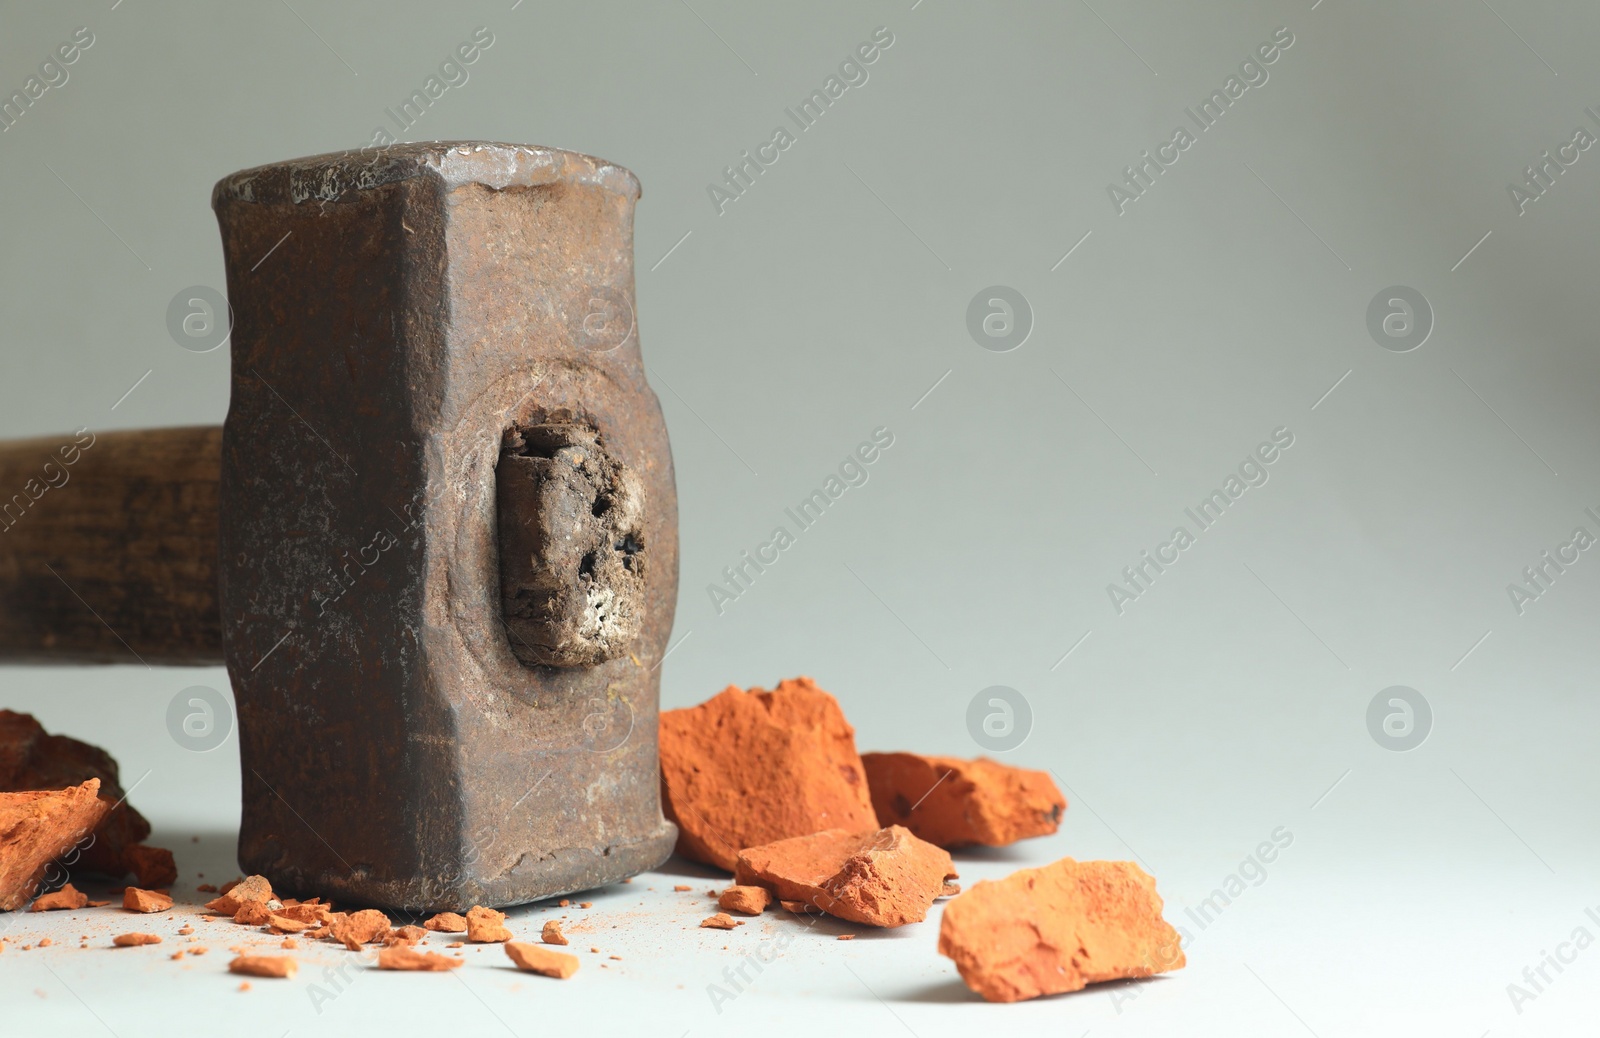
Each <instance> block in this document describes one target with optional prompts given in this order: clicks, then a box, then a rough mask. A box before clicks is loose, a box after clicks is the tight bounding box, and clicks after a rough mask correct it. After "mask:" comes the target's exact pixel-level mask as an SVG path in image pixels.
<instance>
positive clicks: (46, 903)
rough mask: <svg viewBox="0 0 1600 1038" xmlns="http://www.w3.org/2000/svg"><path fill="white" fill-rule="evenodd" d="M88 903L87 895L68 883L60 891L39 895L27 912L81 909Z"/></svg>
mask: <svg viewBox="0 0 1600 1038" xmlns="http://www.w3.org/2000/svg"><path fill="white" fill-rule="evenodd" d="M88 903H89V895H87V894H85V893H84V892H83V891H81V890H79V889H78V888H77V887H75V886H73V885H72V884H71V883H68V884H67V885H66V886H64V887H62V888H61V889H60V890H57V891H55V892H54V893H50V894H41V895H39V897H38V898H36V899H35V900H34V902H33V907H32V908H31V909H29V911H33V912H55V911H60V910H62V909H69V910H70V909H77V908H83V907H84V906H85V905H87V904H88Z"/></svg>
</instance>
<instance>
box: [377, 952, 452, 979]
mask: <svg viewBox="0 0 1600 1038" xmlns="http://www.w3.org/2000/svg"><path fill="white" fill-rule="evenodd" d="M461 961H462V960H460V959H456V958H452V957H450V956H448V955H440V954H438V953H437V952H423V951H417V950H415V949H413V948H408V947H405V946H404V945H396V946H395V947H392V948H384V949H383V950H381V951H379V952H378V968H379V969H380V970H413V971H416V972H422V973H442V972H444V971H445V970H453V969H455V968H456V967H458V966H460V965H461Z"/></svg>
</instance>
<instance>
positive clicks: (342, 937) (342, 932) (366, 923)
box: [328, 908, 389, 951]
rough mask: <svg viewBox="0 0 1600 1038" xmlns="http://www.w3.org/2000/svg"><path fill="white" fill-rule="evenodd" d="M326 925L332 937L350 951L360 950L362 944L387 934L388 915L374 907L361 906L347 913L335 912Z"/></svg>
mask: <svg viewBox="0 0 1600 1038" xmlns="http://www.w3.org/2000/svg"><path fill="white" fill-rule="evenodd" d="M328 925H329V933H330V934H331V935H332V937H333V939H334V940H336V941H340V942H343V944H344V946H345V947H346V948H349V949H350V950H351V951H360V950H361V946H362V945H363V944H371V943H373V942H374V941H379V940H382V939H383V938H385V937H387V936H388V935H389V917H388V916H386V915H384V914H383V913H382V912H380V911H378V910H377V909H376V908H363V909H362V910H361V911H359V912H351V913H350V914H349V915H346V914H344V913H342V912H335V913H334V914H333V916H332V919H331V921H330V922H329V924H328Z"/></svg>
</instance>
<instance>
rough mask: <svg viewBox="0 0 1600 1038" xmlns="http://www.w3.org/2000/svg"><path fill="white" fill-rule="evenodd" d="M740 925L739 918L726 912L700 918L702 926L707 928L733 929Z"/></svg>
mask: <svg viewBox="0 0 1600 1038" xmlns="http://www.w3.org/2000/svg"><path fill="white" fill-rule="evenodd" d="M738 925H740V924H739V922H738V920H736V919H734V918H733V916H731V915H729V914H728V913H726V912H718V913H717V914H716V915H713V916H708V917H707V918H705V919H702V920H700V926H701V928H702V929H706V930H732V929H733V928H734V927H735V926H738Z"/></svg>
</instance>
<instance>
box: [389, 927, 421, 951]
mask: <svg viewBox="0 0 1600 1038" xmlns="http://www.w3.org/2000/svg"><path fill="white" fill-rule="evenodd" d="M427 936H428V931H426V930H424V929H423V928H422V927H420V926H401V927H398V928H396V929H393V930H390V931H389V934H388V936H387V937H385V938H384V939H383V943H384V946H385V947H396V946H403V947H407V948H409V947H411V946H412V945H413V944H416V943H417V942H418V941H420V940H422V939H423V938H424V937H427Z"/></svg>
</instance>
